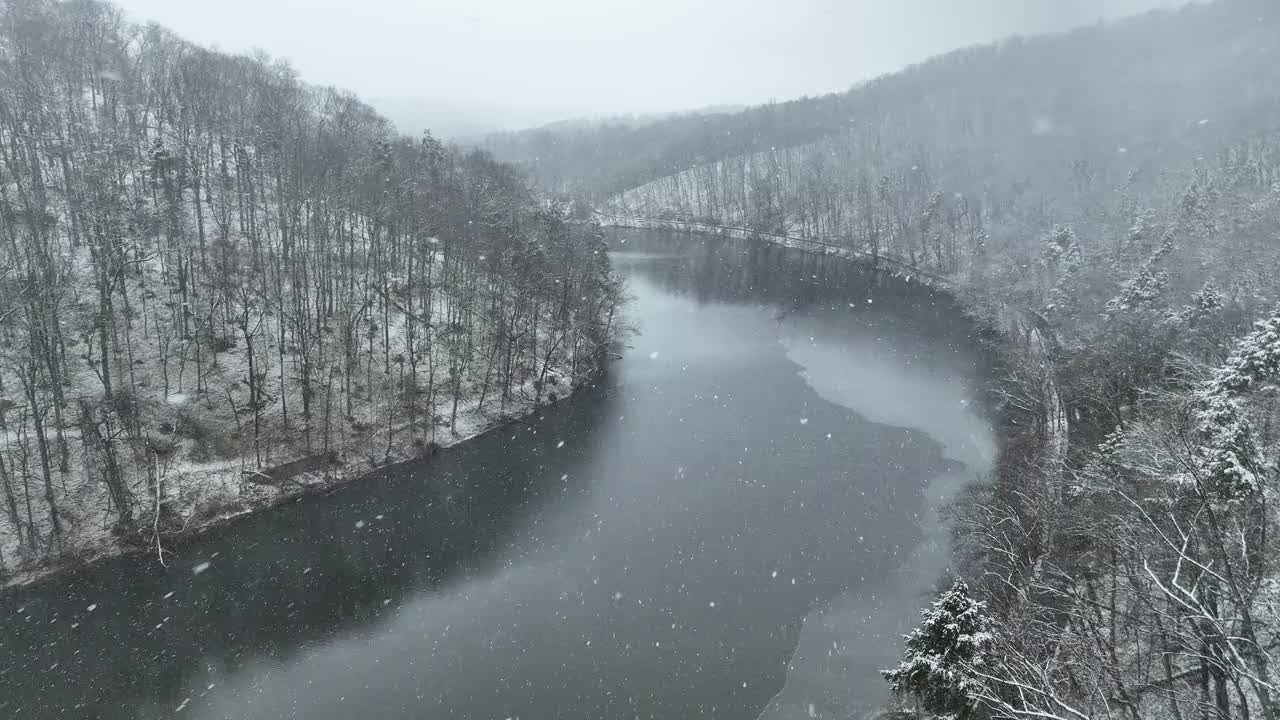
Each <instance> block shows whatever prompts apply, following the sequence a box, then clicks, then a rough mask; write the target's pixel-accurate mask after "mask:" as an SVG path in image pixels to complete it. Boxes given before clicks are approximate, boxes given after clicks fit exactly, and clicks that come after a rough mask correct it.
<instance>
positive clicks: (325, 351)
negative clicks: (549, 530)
mask: <svg viewBox="0 0 1280 720" xmlns="http://www.w3.org/2000/svg"><path fill="white" fill-rule="evenodd" d="M0 149H2V150H0V284H2V285H3V291H2V292H0V334H2V336H3V343H2V344H3V348H2V349H0V577H3V576H4V575H7V574H10V573H14V572H17V571H21V570H25V569H30V568H32V567H34V566H37V565H39V564H41V563H43V562H45V561H47V560H48V559H49V558H51V557H57V556H64V555H84V554H86V553H93V552H97V551H101V550H104V549H106V548H108V547H109V546H110V545H111V544H112V543H124V544H138V545H144V546H150V547H151V548H152V551H153V552H160V549H161V548H162V547H163V546H164V545H165V544H166V543H167V542H168V540H167V539H166V538H167V537H168V536H170V535H176V534H178V533H179V532H181V531H183V530H184V529H187V530H189V529H192V528H195V527H198V526H200V525H201V524H203V523H207V522H209V521H211V520H213V519H216V518H219V517H222V516H225V515H227V514H230V513H235V512H240V511H244V510H246V509H249V508H252V507H255V506H258V505H261V504H264V503H266V502H269V501H271V500H272V498H275V497H279V496H281V495H282V494H284V493H287V492H289V491H292V490H294V489H297V488H298V487H300V486H303V485H311V484H324V483H328V482H332V481H334V480H336V479H340V478H345V477H351V476H353V475H355V474H359V473H360V472H364V471H367V470H368V468H370V467H371V466H376V465H378V464H382V463H384V462H387V461H388V460H394V459H403V458H406V457H410V456H412V455H413V454H414V453H426V452H430V451H431V450H432V448H433V447H436V446H438V445H444V444H449V443H450V442H453V441H454V440H456V439H457V438H459V437H462V436H466V435H468V434H474V433H475V432H477V431H478V430H480V429H482V428H484V427H486V426H487V425H489V424H491V423H492V422H493V421H494V420H495V419H497V418H500V417H501V416H503V415H505V414H508V413H513V412H518V411H520V410H522V409H523V408H527V407H528V406H529V405H531V404H532V403H536V402H539V401H546V400H552V401H554V400H555V399H556V398H557V397H563V396H564V395H565V394H567V393H568V392H569V391H570V389H571V388H572V386H573V385H575V384H577V383H579V382H580V381H581V380H582V379H583V378H584V377H586V376H588V375H589V374H590V373H592V372H593V371H595V370H596V369H597V368H598V367H599V366H600V363H601V362H602V360H603V359H604V357H605V352H606V348H607V345H608V342H609V339H610V337H611V333H612V331H613V317H614V310H615V308H616V306H617V304H618V302H619V296H620V293H619V289H618V287H617V286H616V285H615V283H614V280H613V279H612V276H611V274H610V266H609V260H608V257H607V256H606V254H605V252H604V241H603V235H602V233H601V232H600V230H599V227H598V226H595V225H593V224H591V223H587V222H583V221H582V220H581V219H574V218H571V217H569V215H568V213H567V212H566V211H564V210H562V209H560V208H557V207H547V206H543V205H539V204H537V203H535V202H534V201H533V200H532V197H531V194H530V192H529V190H528V189H527V188H526V187H525V186H524V185H523V184H522V182H521V180H520V179H519V178H518V176H517V174H516V172H515V171H514V170H513V169H512V168H510V167H509V166H506V165H503V164H501V163H498V162H496V161H494V160H493V159H492V158H491V157H489V156H487V155H485V154H483V153H480V152H475V153H470V154H458V153H454V152H450V151H448V150H447V149H446V148H444V147H443V146H442V145H441V144H440V143H439V142H437V141H436V140H434V139H433V138H432V137H431V136H430V135H427V136H425V137H423V138H421V139H418V140H410V139H407V138H400V137H396V136H394V134H393V133H392V131H391V129H390V126H389V124H388V123H387V121H385V120H384V119H383V118H381V117H379V116H378V115H376V114H375V113H374V112H373V111H372V110H370V108H368V107H367V106H365V105H364V104H362V103H361V102H360V101H359V100H357V99H356V98H355V97H352V96H351V95H349V94H347V93H344V92H341V91H338V90H333V89H328V88H317V87H309V86H307V85H304V84H302V83H301V82H299V81H298V79H297V77H296V76H295V74H294V73H293V72H292V71H291V70H290V68H289V67H288V66H287V65H285V64H283V63H280V62H275V61H271V60H269V59H267V58H261V57H254V58H250V57H236V56H229V55H224V54H220V53H217V52H211V51H209V50H205V49H202V48H200V47H196V46H193V45H191V44H189V43H187V42H184V41H183V40H181V39H180V38H177V37H175V36H173V35H172V34H170V33H168V32H166V31H165V30H163V29H162V28H159V27H155V26H149V27H137V26H133V25H130V24H129V23H127V22H126V21H125V20H124V19H123V18H122V16H121V13H120V12H119V11H118V10H117V9H116V8H114V7H112V6H110V5H107V4H102V3H97V2H92V1H89V0H72V1H69V2H53V1H52V0H0ZM160 557H161V560H163V559H164V555H163V554H161V556H160Z"/></svg>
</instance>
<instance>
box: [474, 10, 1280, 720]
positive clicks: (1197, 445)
mask: <svg viewBox="0 0 1280 720" xmlns="http://www.w3.org/2000/svg"><path fill="white" fill-rule="evenodd" d="M1276 10H1277V8H1276V6H1275V4H1274V3H1272V2H1270V1H1269V0H1268V1H1260V0H1218V1H1217V2H1212V3H1207V4H1201V5H1191V6H1188V7H1186V8H1184V9H1181V10H1177V11H1168V12H1155V13H1150V14H1147V15H1143V16H1140V17H1137V18H1133V19H1129V20H1125V21H1122V22H1118V23H1114V24H1108V25H1099V26H1095V27H1089V28H1085V29H1081V30H1077V31H1073V32H1070V33H1066V34H1062V35H1058V36H1050V37H1043V38H1029V39H1015V40H1010V41H1006V42H1003V43H1000V44H998V45H993V46H987V47H979V48H973V49H968V50H962V51H958V52H955V53H951V54H949V55H946V56H943V57H940V58H937V59H934V60H931V61H928V62H926V63H923V64H921V65H919V66H916V67H912V68H909V69H907V70H906V71H904V72H901V73H898V74H894V75H890V76H886V77H883V78H879V79H877V80H874V81H871V82H868V83H865V84H863V85H861V86H859V87H856V88H854V89H853V90H851V91H849V92H848V93H843V94H839V95H833V96H828V97H823V98H817V99H805V100H799V101H795V102H791V103H783V104H776V105H771V106H767V107H762V108H756V109H753V110H750V111H746V112H744V113H740V114H736V115H733V114H722V115H715V116H710V117H705V118H696V117H692V118H678V119H673V120H669V121H665V122H664V123H659V124H655V125H653V126H650V127H648V128H645V129H639V130H636V129H630V128H624V127H615V128H603V129H599V130H595V131H581V130H579V131H574V132H565V133H560V134H555V133H552V132H549V131H543V132H530V133H525V134H523V135H521V136H517V137H515V138H507V139H506V140H504V141H503V142H493V143H490V145H489V146H490V147H493V148H494V149H495V151H497V152H498V153H499V155H501V156H506V157H509V158H510V159H511V160H513V161H516V162H520V163H522V164H523V165H524V166H525V167H526V168H528V170H529V172H530V174H531V176H532V177H534V178H535V179H537V180H538V181H539V182H541V183H542V184H543V186H544V187H546V188H547V189H549V190H551V191H567V192H568V191H574V190H575V188H581V187H582V186H583V185H585V184H586V183H583V184H575V183H574V182H573V181H572V179H571V178H572V177H573V171H572V168H575V167H582V168H589V170H586V169H584V170H583V172H589V174H588V175H583V177H586V178H589V179H590V180H591V181H592V182H594V183H596V187H597V188H598V189H599V190H600V192H598V194H597V197H596V199H597V201H598V203H599V207H600V208H601V214H602V217H603V218H604V219H605V221H606V222H611V223H614V224H619V225H629V224H634V225H635V226H640V227H643V226H645V225H646V224H649V225H652V224H653V223H655V222H657V223H664V224H666V225H669V226H672V227H681V226H685V227H688V228H690V229H694V230H706V229H708V228H712V229H714V228H723V229H729V230H732V231H734V232H738V233H739V234H747V235H756V236H760V237H764V238H773V239H779V238H789V239H800V240H808V241H815V242H819V243H823V244H824V245H826V246H828V247H834V248H837V249H839V250H841V251H844V252H847V253H849V254H853V255H856V256H858V257H861V258H863V259H864V260H865V261H866V262H869V263H872V264H879V265H883V266H884V267H886V272H889V271H892V272H897V273H900V274H907V275H911V274H916V275H917V276H918V275H921V274H926V275H930V276H932V277H934V278H936V279H937V280H938V281H939V282H940V283H941V284H942V286H944V287H947V288H949V289H950V291H951V292H953V293H954V294H955V295H957V296H959V297H961V298H963V299H964V301H965V302H966V304H967V305H968V306H969V307H970V308H971V310H972V312H973V313H975V314H976V315H978V316H980V317H984V318H986V319H987V321H988V322H989V323H990V324H991V325H993V326H996V327H1000V328H1003V329H1004V330H1005V343H1004V346H1003V347H1002V348H1001V353H1002V357H1003V358H1004V361H1003V368H1002V371H1001V373H1000V377H999V378H998V379H997V381H996V382H994V383H993V385H992V387H991V388H990V395H991V399H992V402H991V408H992V412H993V413H994V414H995V416H996V417H997V419H998V422H999V427H1000V444H1001V454H1000V458H999V461H998V464H997V469H996V471H995V473H994V476H993V477H991V478H988V479H986V480H984V481H982V482H979V483H976V484H974V485H973V486H971V487H970V488H968V489H967V490H966V491H965V492H964V494H963V496H962V497H961V498H960V500H958V501H957V502H955V503H954V505H953V506H952V507H951V510H950V515H951V517H952V522H953V540H954V552H955V561H954V564H953V570H954V573H953V576H949V577H946V578H941V579H940V581H939V593H938V596H937V597H936V599H935V602H934V604H933V605H932V606H931V607H930V608H928V609H927V610H926V612H925V614H924V618H923V620H922V622H921V624H920V625H919V627H918V628H917V629H916V630H915V632H914V633H912V634H911V635H910V636H909V637H908V638H907V639H906V641H905V647H904V657H903V660H902V664H901V665H900V666H898V667H895V668H890V669H887V670H886V672H885V676H886V679H887V680H888V682H889V683H890V685H891V687H892V689H893V690H894V691H895V695H896V697H897V698H898V701H897V702H896V703H895V704H894V705H893V707H891V708H890V709H889V712H892V713H893V714H895V715H902V716H930V717H934V716H936V717H948V718H950V717H961V718H973V717H1001V718H1049V719H1050V720H1070V719H1073V718H1074V719H1077V720H1084V719H1085V718H1097V717H1108V718H1114V717H1128V718H1132V719H1133V720H1139V718H1144V717H1162V718H1174V719H1176V720H1184V718H1185V719H1187V720H1190V719H1191V718H1198V719H1201V720H1208V719H1209V718H1220V719H1224V720H1225V719H1226V718H1243V719H1246V720H1247V719H1248V718H1254V717H1259V718H1265V719H1267V720H1275V718H1277V717H1280V685H1278V684H1280V666H1278V665H1277V659H1276V657H1275V652H1276V649H1277V648H1278V647H1280V570H1277V567H1276V566H1275V565H1274V564H1273V563H1274V558H1275V557H1276V556H1277V552H1280V545H1278V544H1277V542H1278V540H1277V528H1276V526H1275V525H1273V521H1275V520H1277V516H1276V510H1275V506H1274V504H1272V503H1271V502H1270V500H1271V499H1273V497H1274V495H1275V492H1276V488H1277V482H1280V471H1278V469H1277V465H1276V460H1277V458H1276V456H1275V448H1277V447H1280V445H1278V442H1277V441H1280V424H1278V422H1277V421H1280V415H1278V414H1277V412H1278V411H1280V392H1278V388H1280V306H1278V303H1280V13H1277V12H1276ZM624 136H625V137H627V138H630V141H631V142H632V143H633V144H632V145H630V146H629V147H630V148H631V149H632V150H633V152H631V153H627V154H626V155H625V157H624V156H623V155H622V154H614V153H613V152H612V151H611V150H609V148H610V145H609V143H610V142H611V140H612V138H615V137H624ZM601 175H605V177H604V178H603V179H600V178H601ZM565 178H570V179H569V180H566V179H565ZM587 192H589V191H587ZM890 261H891V262H892V265H889V264H886V263H888V262H890ZM904 268H905V269H904ZM1011 318H1012V319H1011Z"/></svg>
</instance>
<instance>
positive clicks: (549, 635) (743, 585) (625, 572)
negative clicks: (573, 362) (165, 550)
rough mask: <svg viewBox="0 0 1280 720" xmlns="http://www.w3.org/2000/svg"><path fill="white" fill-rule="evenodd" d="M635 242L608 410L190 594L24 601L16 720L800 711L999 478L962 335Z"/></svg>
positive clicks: (186, 555) (178, 579)
mask: <svg viewBox="0 0 1280 720" xmlns="http://www.w3.org/2000/svg"><path fill="white" fill-rule="evenodd" d="M621 239H622V238H615V242H616V243H617V245H616V246H617V247H619V248H626V251H625V252H622V253H619V254H618V255H617V265H618V267H619V269H620V271H621V272H623V273H624V274H625V275H626V277H627V278H628V281H629V285H630V291H631V293H632V295H633V296H634V297H635V300H634V303H633V304H632V306H631V307H630V308H629V310H628V312H629V315H630V319H631V320H632V321H633V322H634V323H635V324H636V325H637V326H638V327H639V329H640V334H639V335H637V336H636V337H634V338H632V339H631V343H632V345H633V346H634V347H633V349H632V350H629V351H628V352H627V353H626V355H625V358H624V359H623V360H622V361H620V362H618V363H617V364H616V366H615V368H614V369H613V370H612V371H611V372H610V373H609V374H608V375H607V376H606V377H603V378H601V379H600V380H599V382H598V383H597V384H596V386H594V387H592V388H588V389H584V390H583V391H580V392H579V393H578V394H576V395H575V396H574V397H573V398H572V399H571V400H569V401H566V402H562V403H561V404H560V405H559V406H557V407H555V408H551V409H548V410H546V411H545V412H543V413H542V414H541V415H540V416H538V417H534V418H530V419H529V420H528V421H527V422H522V423H518V424H515V425H513V426H511V427H509V428H505V429H502V430H499V431H495V432H493V433H490V434H488V435H485V436H483V437H481V438H479V439H477V440H475V441H473V442H469V443H466V444H464V445H463V446H461V447H459V448H455V449H453V450H450V451H447V452H444V453H442V454H441V455H440V456H438V457H437V458H435V459H433V460H431V461H429V462H427V463H422V464H418V465H411V466H405V467H401V468H397V469H393V470H389V471H387V472H385V473H382V474H380V475H379V476H378V477H375V478H373V479H370V480H368V481H364V482H361V483H358V484H356V485H354V486H351V487H349V488H347V489H346V490H344V491H342V492H339V493H337V494H334V495H332V496H328V497H313V498H308V499H305V500H302V501H300V502H297V503H294V504H292V505H290V506H288V507H285V508H281V509H279V510H277V511H273V512H270V513H266V514H263V515H259V516H257V517H253V518H250V519H248V520H246V521H245V522H243V523H240V524H238V525H236V526H234V527H232V528H229V529H227V530H225V531H223V532H220V533H218V534H217V535H215V536H212V537H209V538H207V539H205V540H203V541H201V542H200V543H198V544H194V545H191V546H188V547H186V548H183V549H182V552H181V557H180V559H179V560H178V561H176V562H175V563H172V564H171V567H170V568H169V569H168V570H165V569H164V568H161V567H159V566H158V565H157V564H156V563H155V562H154V560H153V559H150V558H143V557H134V558H128V559H123V560H120V561H117V562H113V563H110V564H108V565H104V566H102V567H100V568H96V569H94V570H92V571H90V572H86V573H83V574H81V575H78V576H76V577H72V578H66V579H63V580H62V581H60V582H59V583H57V584H54V585H49V586H46V587H44V588H41V589H38V590H32V591H27V592H25V593H19V594H18V595H15V596H12V597H11V598H8V599H6V600H5V601H4V603H5V604H4V605H3V612H5V613H6V619H7V620H8V622H7V623H6V624H5V627H4V628H3V629H2V630H0V712H3V713H5V714H6V716H10V715H11V716H14V717H58V716H61V717H111V718H134V717H143V718H148V717H169V716H171V715H172V714H173V713H174V712H175V710H177V709H178V708H182V712H183V714H184V715H190V716H195V717H207V718H224V717H226V718H242V717H248V718H281V717H290V718H293V717H296V718H309V719H310V718H351V717H360V716H364V717H370V718H375V717H376V718H384V717H385V718H400V717H403V718H410V717H432V718H436V717H459V718H491V717H499V718H502V717H521V718H525V719H526V720H528V719H529V718H596V717H662V718H666V717H692V716H706V717H724V718H735V719H736V718H743V717H751V716H754V715H756V714H758V713H759V712H760V711H761V710H762V709H763V708H765V707H766V705H768V704H769V703H770V700H771V698H773V697H774V695H775V694H776V693H778V691H779V689H780V688H782V687H783V685H784V682H788V681H787V672H786V671H787V660H788V658H789V657H790V656H791V654H792V652H793V650H796V646H797V642H798V640H799V638H800V634H801V633H800V629H801V625H802V623H804V619H805V617H806V616H809V615H810V614H811V613H816V612H820V611H821V610H822V609H824V608H829V607H835V603H842V602H845V600H846V599H847V598H849V597H850V594H849V592H850V591H853V592H856V593H860V595H859V596H860V597H871V596H874V597H877V598H881V599H882V601H881V602H880V603H879V604H878V605H876V606H875V607H876V608H879V609H878V610H875V612H883V613H884V615H882V616H881V617H880V620H883V621H884V622H878V621H877V618H875V617H872V618H871V620H872V624H875V625H877V626H878V627H880V628H883V627H888V626H890V625H892V623H893V622H896V619H895V618H896V617H897V616H900V615H903V614H904V604H905V605H906V606H914V605H916V604H917V602H918V601H917V599H916V598H915V597H914V594H916V593H918V592H919V590H920V588H919V587H915V586H911V587H905V586H904V585H909V584H910V583H904V582H903V581H902V580H901V576H902V573H901V570H902V567H903V563H904V562H905V559H906V558H908V557H909V556H910V555H911V553H912V552H913V548H916V547H917V546H918V545H919V543H920V541H921V538H922V537H923V536H922V530H921V520H920V519H921V518H925V517H927V515H928V513H927V500H926V497H925V492H926V491H927V490H928V489H929V488H930V487H933V488H935V489H936V487H937V485H936V484H935V485H931V483H932V482H933V481H934V480H935V479H936V478H938V477H942V476H946V475H948V474H950V475H956V474H962V473H965V472H981V471H982V464H983V463H984V462H986V461H985V459H984V458H985V457H987V456H988V455H987V454H988V453H989V439H987V438H988V430H987V428H986V426H985V425H984V424H983V422H982V421H981V420H980V419H979V418H978V417H977V416H976V415H975V414H974V413H973V412H972V410H971V407H970V405H968V404H966V401H968V400H969V395H970V394H971V390H970V388H971V387H972V385H973V382H974V379H975V378H977V377H979V376H980V375H981V372H982V370H981V368H980V367H979V365H978V364H977V362H976V361H975V358H974V356H972V355H971V348H972V344H971V342H970V341H969V339H968V337H967V333H968V328H967V327H966V326H965V325H964V323H963V322H961V321H959V320H958V317H959V316H958V314H957V313H956V312H955V310H954V308H952V307H950V306H949V305H946V304H945V303H940V302H936V301H935V300H934V298H932V296H931V295H930V294H929V293H928V292H927V291H925V290H923V289H920V288H918V287H906V286H901V285H900V284H895V283H888V284H884V285H880V286H873V285H872V284H871V283H870V278H867V277H864V276H862V275H861V274H860V273H859V272H857V271H856V270H854V269H851V268H849V267H847V266H844V265H842V264H841V263H838V262H836V261H832V260H823V259H814V258H812V257H808V256H804V255H802V254H799V253H792V252H787V251H779V250H776V249H770V248H767V247H758V246H752V245H751V244H749V243H728V242H719V241H716V242H694V241H690V240H687V239H685V240H678V239H670V238H661V237H657V236H654V235H652V234H649V235H644V234H633V235H629V236H627V238H626V239H627V240H628V243H627V244H625V245H624V244H622V243H621V242H620V240H621ZM851 300H854V301H856V302H855V306H854V307H852V308H851V307H849V302H850V301H851ZM867 301H871V302H867ZM561 443H563V445H562V444H561ZM962 464H963V465H962ZM965 466H967V467H965ZM204 562H208V563H210V565H209V568H208V570H206V571H204V572H201V573H199V574H194V573H193V571H192V570H193V568H194V567H195V566H197V565H199V564H201V563H204ZM890 596H892V599H891V601H890V602H884V601H883V599H884V598H888V597H890ZM833 601H834V603H833ZM829 603H833V604H831V605H829ZM91 606H92V607H93V609H92V610H90V609H89V608H90V607H91ZM859 612H860V613H862V614H863V615H866V613H865V612H862V611H859ZM813 627H814V625H813V623H809V624H808V625H806V633H807V632H808V631H809V630H810V629H812V628H813ZM864 641H865V642H866V645H865V646H864V647H862V648H859V652H860V653H861V654H862V655H864V656H866V657H867V658H869V662H870V661H874V660H876V659H877V658H886V660H885V661H884V662H887V661H888V659H891V658H892V656H893V654H894V653H895V652H896V640H895V641H893V642H889V643H886V642H884V641H883V638H874V637H873V636H871V635H867V636H865V638H864ZM802 649H803V647H802ZM881 664H883V662H882V663H881ZM863 675H866V674H865V673H863ZM788 687H790V685H788ZM850 688H854V689H855V690H857V694H858V695H859V697H861V698H863V699H864V700H865V701H866V702H868V703H870V702H874V701H876V700H878V699H879V697H880V694H881V692H882V689H881V687H880V685H879V681H878V679H877V678H875V677H865V676H864V677H856V678H853V677H851V678H847V682H846V683H845V692H846V694H848V691H849V689H850Z"/></svg>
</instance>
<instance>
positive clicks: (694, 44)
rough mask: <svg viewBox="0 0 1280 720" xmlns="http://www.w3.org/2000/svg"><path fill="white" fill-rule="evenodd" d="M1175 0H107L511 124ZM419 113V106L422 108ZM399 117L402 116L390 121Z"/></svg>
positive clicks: (799, 80)
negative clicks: (333, 0)
mask: <svg viewBox="0 0 1280 720" xmlns="http://www.w3.org/2000/svg"><path fill="white" fill-rule="evenodd" d="M1185 1H1186V0H350V1H347V2H332V1H331V0H120V1H119V4H120V5H121V6H122V7H124V9H125V10H126V12H128V13H129V15H130V17H131V18H132V19H134V20H135V21H140V22H142V21H156V22H159V23H160V24H162V25H165V26H167V27H169V28H170V29H172V30H175V31H176V32H178V33H179V34H181V35H182V36H184V37H186V38H187V39H189V40H193V41H195V42H198V43H201V44H205V45H212V46H215V47H217V48H219V49H222V50H226V51H231V52H242V51H247V50H250V49H254V48H260V49H262V50H264V51H266V52H267V53H269V54H270V55H272V56H275V57H280V58H284V59H286V60H288V61H289V63H290V64H292V65H293V66H294V67H295V68H297V69H298V70H299V72H300V73H301V74H302V77H303V78H304V79H305V80H307V81H308V82H312V83H316V84H322V85H337V86H339V87H343V88H347V89H350V90H353V91H355V92H356V93H358V94H359V95H361V96H362V97H364V98H365V99H367V100H369V101H370V102H372V103H373V104H374V105H376V106H379V108H380V109H383V110H384V112H387V113H389V114H390V115H391V116H392V117H393V119H396V120H398V121H400V122H401V124H402V125H403V124H405V123H406V122H410V121H409V120H407V118H412V122H418V121H419V120H420V119H421V121H422V122H425V123H427V124H432V125H434V126H437V127H438V126H441V125H458V126H465V125H489V126H495V127H516V126H525V125H532V124H539V123H543V122H548V121H551V120H555V119H561V118H567V117H575V116H581V115H599V114H623V113H644V112H661V111H671V110H684V109H693V108H699V107H705V106H708V105H718V104H739V103H742V104H748V103H758V102H764V101H767V100H770V99H778V100H783V99H788V98H792V97H796V96H800V95H805V94H818V93H824V92H830V91H834V90H842V89H845V88H847V87H849V86H850V85H852V84H853V83H855V82H858V81H859V80H864V79H866V78H869V77H873V76H875V75H879V74H882V73H885V72H889V71H892V70H896V69H898V68H901V67H903V66H905V65H907V64H910V63H913V62H917V61H919V60H923V59H925V58H927V57H929V56H931V55H936V54H938V53H940V52H945V51H947V50H951V49H954V48H957V47H962V46H966V45H971V44H974V43H977V42H983V41H989V40H994V39H997V38H1001V37H1005V36H1008V35H1013V34H1029V33H1036V32H1044V31H1051V30H1057V29H1065V28H1067V27H1071V26H1076V25H1080V24H1086V23H1091V22H1094V21H1096V20H1098V19H1103V18H1115V17H1120V16H1123V15H1127V14H1131V13H1134V12H1139V11H1142V10H1146V9H1150V8H1154V7H1171V6H1176V5H1181V4H1183V3H1184V2H1185ZM423 116H425V117H423ZM402 129H403V130H406V131H414V130H416V129H415V128H407V127H402Z"/></svg>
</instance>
